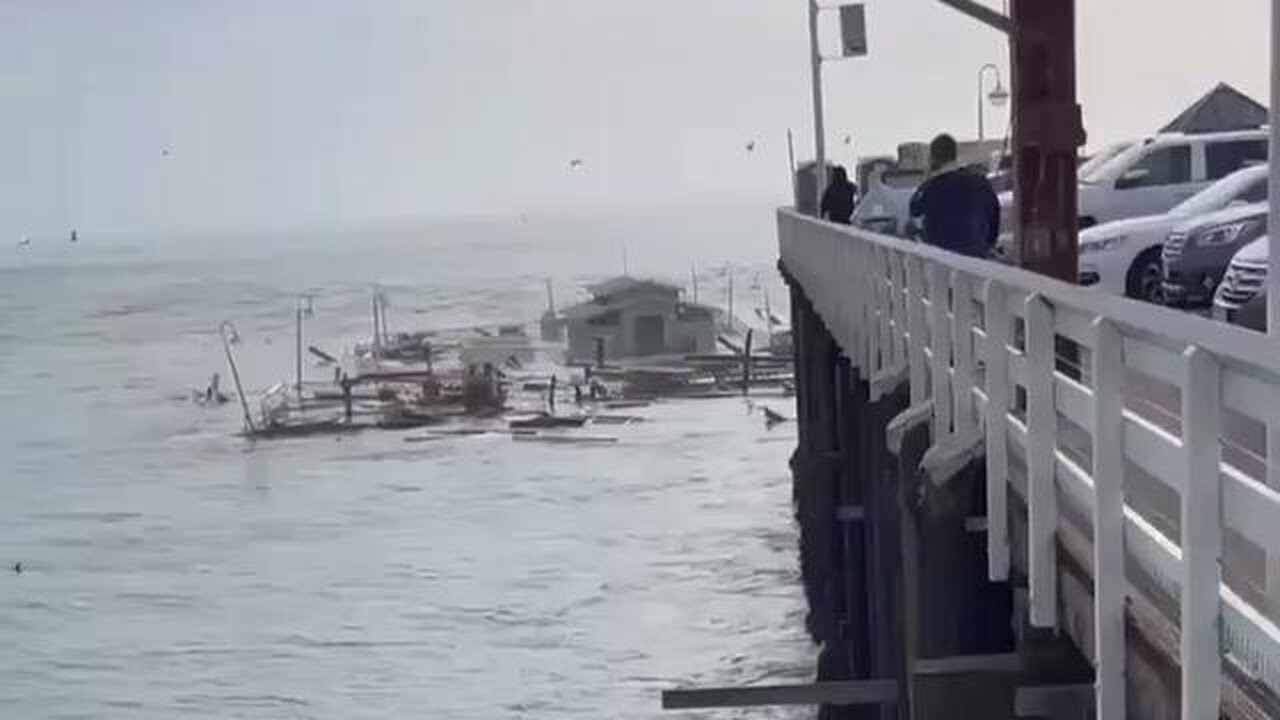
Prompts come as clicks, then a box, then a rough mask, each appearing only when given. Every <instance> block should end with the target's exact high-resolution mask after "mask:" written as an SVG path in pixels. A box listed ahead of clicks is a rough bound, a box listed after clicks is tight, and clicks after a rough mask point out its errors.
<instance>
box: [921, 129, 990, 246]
mask: <svg viewBox="0 0 1280 720" xmlns="http://www.w3.org/2000/svg"><path fill="white" fill-rule="evenodd" d="M911 215H912V216H913V217H920V218H921V219H922V220H923V232H924V241H925V242H926V243H928V244H930V245H936V246H938V247H940V248H943V249H946V250H950V251H951V252H956V253H960V254H961V255H969V256H971V257H980V258H986V257H990V256H991V253H992V251H993V249H994V248H995V244H996V237H997V236H998V235H999V233H1000V201H999V200H997V199H996V193H995V191H994V190H992V188H991V182H990V181H988V180H987V176H986V174H985V173H984V172H982V171H981V169H976V168H970V167H963V166H961V165H959V164H958V163H957V162H956V141H955V138H953V137H951V136H950V135H946V134H943V135H939V136H938V137H936V138H934V139H933V142H931V143H929V178H928V179H927V180H925V181H924V182H923V183H922V184H921V185H920V187H919V188H918V189H917V190H916V192H915V194H914V195H913V196H912V197H911Z"/></svg>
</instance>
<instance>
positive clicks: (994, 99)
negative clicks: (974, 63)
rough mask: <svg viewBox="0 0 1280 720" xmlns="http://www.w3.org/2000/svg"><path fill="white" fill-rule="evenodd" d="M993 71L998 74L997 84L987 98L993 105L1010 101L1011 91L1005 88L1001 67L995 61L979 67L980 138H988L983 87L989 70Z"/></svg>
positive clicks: (1001, 105)
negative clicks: (983, 103)
mask: <svg viewBox="0 0 1280 720" xmlns="http://www.w3.org/2000/svg"><path fill="white" fill-rule="evenodd" d="M988 70H989V71H991V72H992V73H994V74H995V76H996V85H995V87H993V88H991V92H989V93H987V100H988V101H989V102H990V103H991V106H992V107H996V108H1001V107H1004V105H1005V103H1007V102H1009V91H1008V90H1005V88H1004V81H1003V80H1001V79H1000V68H998V67H996V66H995V64H994V63H987V64H986V65H983V66H982V67H980V68H978V140H980V141H981V140H986V139H987V133H986V126H985V123H984V117H983V116H984V112H983V111H984V108H983V106H982V88H983V82H982V81H983V80H985V79H986V76H987V71H988Z"/></svg>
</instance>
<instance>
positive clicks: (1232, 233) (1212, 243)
mask: <svg viewBox="0 0 1280 720" xmlns="http://www.w3.org/2000/svg"><path fill="white" fill-rule="evenodd" d="M1252 224H1253V222H1252V221H1250V220H1241V221H1240V222H1234V223H1231V224H1230V225H1221V226H1219V227H1216V228H1213V229H1211V230H1209V231H1207V232H1205V233H1202V234H1200V235H1197V236H1196V238H1195V241H1194V242H1195V244H1196V246H1198V247H1217V246H1219V245H1230V244H1231V243H1233V242H1235V241H1236V238H1238V237H1240V233H1242V232H1244V231H1245V230H1246V229H1248V227H1249V226H1250V225H1252Z"/></svg>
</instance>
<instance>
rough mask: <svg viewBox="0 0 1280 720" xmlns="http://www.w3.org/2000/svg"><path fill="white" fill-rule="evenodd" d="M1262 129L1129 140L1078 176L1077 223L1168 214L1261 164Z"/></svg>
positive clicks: (1264, 158) (1264, 145)
mask: <svg viewBox="0 0 1280 720" xmlns="http://www.w3.org/2000/svg"><path fill="white" fill-rule="evenodd" d="M1267 132H1268V131H1267V130H1266V129H1265V128H1259V129H1257V130H1237V131H1232V132H1220V133H1204V134H1197V135H1187V134H1183V133H1162V134H1160V135H1152V136H1151V137H1148V138H1146V139H1145V140H1142V141H1141V142H1135V143H1133V144H1132V145H1130V146H1129V147H1128V148H1126V149H1124V150H1123V151H1121V152H1120V153H1118V154H1117V155H1116V156H1115V157H1113V158H1111V159H1110V160H1108V161H1106V162H1104V163H1102V164H1101V165H1098V166H1097V167H1094V168H1090V169H1089V170H1088V172H1085V173H1082V174H1081V175H1080V176H1079V180H1080V211H1079V214H1080V227H1082V228H1084V227H1089V226H1091V225H1097V224H1100V223H1104V222H1110V221H1112V220H1120V219H1122V218H1128V217H1136V216H1139V215H1156V214H1159V213H1163V212H1168V211H1169V209H1171V208H1172V207H1173V206H1174V205H1177V204H1178V203H1180V202H1182V201H1183V200H1186V199H1187V198H1189V197H1191V196H1192V195H1195V194H1196V193H1198V192H1200V191H1201V190H1203V189H1204V188H1206V187H1208V185H1209V184H1210V183H1212V182H1214V181H1215V180H1220V179H1222V178H1224V177H1226V176H1227V175H1230V174H1231V173H1233V172H1235V171H1236V170H1239V169H1240V168H1242V167H1244V166H1245V165H1248V164H1251V163H1261V162H1266V161H1267Z"/></svg>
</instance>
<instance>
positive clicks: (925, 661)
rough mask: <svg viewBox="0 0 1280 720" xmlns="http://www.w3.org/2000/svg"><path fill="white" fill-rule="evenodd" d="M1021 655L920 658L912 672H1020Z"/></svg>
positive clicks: (936, 673)
mask: <svg viewBox="0 0 1280 720" xmlns="http://www.w3.org/2000/svg"><path fill="white" fill-rule="evenodd" d="M1022 670H1023V666H1022V657H1021V656H1019V655H1018V654H1017V653H994V654H990V655H953V656H951V657H939V658H921V659H919V660H916V663H915V666H914V667H913V668H912V672H913V673H914V674H915V675H959V674H963V673H1016V672H1022Z"/></svg>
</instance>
